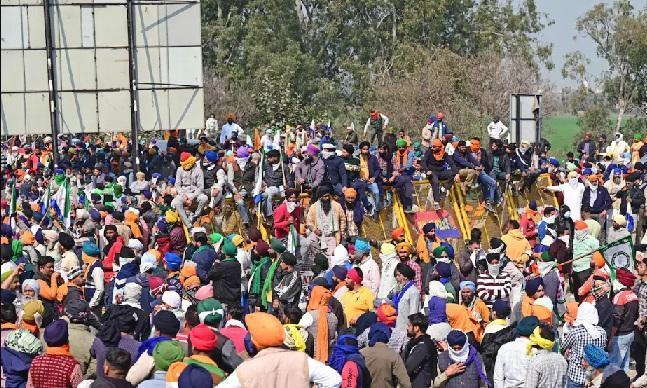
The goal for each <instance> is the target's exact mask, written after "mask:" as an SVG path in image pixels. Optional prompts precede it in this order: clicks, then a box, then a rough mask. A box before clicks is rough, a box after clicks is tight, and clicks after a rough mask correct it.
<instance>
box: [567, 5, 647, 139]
mask: <svg viewBox="0 0 647 388" xmlns="http://www.w3.org/2000/svg"><path fill="white" fill-rule="evenodd" d="M576 26H577V30H578V31H579V32H581V33H583V34H585V35H586V36H587V37H588V38H589V39H591V40H592V41H593V42H594V43H595V45H596V54H597V56H598V57H600V58H602V59H604V60H605V61H606V62H607V65H608V70H607V71H606V72H604V73H603V75H602V78H601V79H600V80H599V81H600V84H602V85H603V89H604V90H603V91H604V93H605V96H606V97H607V98H608V100H609V102H610V103H611V105H612V106H614V107H615V110H616V112H617V120H616V124H615V129H616V130H619V129H620V128H621V126H622V119H623V117H624V114H625V112H627V111H628V110H630V109H632V108H635V107H637V106H638V105H639V104H640V103H641V102H642V103H644V101H646V100H647V88H646V87H645V85H646V84H647V11H646V10H644V9H641V10H635V9H634V8H633V6H632V5H631V3H630V2H629V1H628V0H620V1H616V2H615V3H614V4H613V5H611V6H609V5H606V4H597V5H595V6H594V7H593V8H592V9H591V10H589V11H588V12H587V13H586V14H585V15H584V16H582V17H581V18H579V19H578V20H577V24H576ZM588 63H589V60H588V59H587V58H586V57H585V56H584V55H583V54H582V53H580V52H575V53H570V54H568V55H567V57H566V62H565V66H564V68H563V69H562V74H563V75H564V76H565V77H566V76H567V77H570V78H572V79H577V80H581V81H582V83H583V84H584V85H585V86H586V88H589V86H588V81H587V80H586V74H587V73H586V65H587V64H588Z"/></svg>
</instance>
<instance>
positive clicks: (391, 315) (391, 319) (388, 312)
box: [375, 303, 398, 327]
mask: <svg viewBox="0 0 647 388" xmlns="http://www.w3.org/2000/svg"><path fill="white" fill-rule="evenodd" d="M375 314H376V315H377V321H378V322H382V323H383V324H385V325H387V326H390V327H394V326H395V320H396V319H397V318H398V312H397V311H395V307H393V306H391V305H390V304H386V303H384V304H382V305H380V307H378V308H377V310H375Z"/></svg>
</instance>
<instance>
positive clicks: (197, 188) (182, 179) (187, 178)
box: [175, 163, 204, 199]
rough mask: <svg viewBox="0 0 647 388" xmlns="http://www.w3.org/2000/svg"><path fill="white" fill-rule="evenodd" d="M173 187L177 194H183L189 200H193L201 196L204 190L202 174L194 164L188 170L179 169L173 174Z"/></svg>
mask: <svg viewBox="0 0 647 388" xmlns="http://www.w3.org/2000/svg"><path fill="white" fill-rule="evenodd" d="M175 187H176V188H177V191H178V194H185V195H187V196H189V198H191V199H195V198H196V197H197V196H198V195H200V194H202V192H203V190H204V174H203V173H202V169H201V168H200V166H199V165H198V164H197V163H196V164H195V165H194V166H193V168H191V169H190V170H188V171H187V170H185V169H184V168H182V167H180V168H178V169H177V172H176V173H175Z"/></svg>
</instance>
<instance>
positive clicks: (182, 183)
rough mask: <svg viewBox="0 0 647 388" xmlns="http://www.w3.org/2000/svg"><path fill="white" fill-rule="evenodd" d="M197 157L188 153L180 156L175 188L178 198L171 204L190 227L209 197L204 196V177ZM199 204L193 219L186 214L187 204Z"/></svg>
mask: <svg viewBox="0 0 647 388" xmlns="http://www.w3.org/2000/svg"><path fill="white" fill-rule="evenodd" d="M196 161H197V159H196V157H195V156H193V155H191V154H190V153H188V152H183V153H182V154H180V167H178V169H177V173H176V174H175V188H176V189H177V194H178V195H177V196H176V197H175V199H173V201H172V202H171V205H172V206H173V207H174V208H175V209H177V211H178V213H179V216H180V218H181V219H182V222H183V223H184V225H186V226H187V227H189V226H190V225H191V224H192V221H195V220H196V219H197V218H198V216H199V215H200V213H202V209H203V208H204V206H205V205H206V204H207V201H208V197H207V196H206V195H205V194H204V176H203V172H202V168H200V166H199V165H198V164H197V163H196ZM194 200H195V201H197V202H198V207H197V209H196V210H195V212H194V213H193V214H194V215H193V217H192V219H189V216H188V215H187V213H186V209H185V204H187V203H189V204H190V203H191V202H193V201H194Z"/></svg>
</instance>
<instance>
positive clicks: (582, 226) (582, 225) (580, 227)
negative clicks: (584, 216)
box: [575, 220, 589, 230]
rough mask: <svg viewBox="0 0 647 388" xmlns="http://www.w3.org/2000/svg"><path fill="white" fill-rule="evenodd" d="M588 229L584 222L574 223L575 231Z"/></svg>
mask: <svg viewBox="0 0 647 388" xmlns="http://www.w3.org/2000/svg"><path fill="white" fill-rule="evenodd" d="M588 228H589V226H588V225H587V224H586V222H584V221H581V220H577V221H575V229H576V230H584V229H588Z"/></svg>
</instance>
